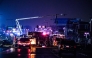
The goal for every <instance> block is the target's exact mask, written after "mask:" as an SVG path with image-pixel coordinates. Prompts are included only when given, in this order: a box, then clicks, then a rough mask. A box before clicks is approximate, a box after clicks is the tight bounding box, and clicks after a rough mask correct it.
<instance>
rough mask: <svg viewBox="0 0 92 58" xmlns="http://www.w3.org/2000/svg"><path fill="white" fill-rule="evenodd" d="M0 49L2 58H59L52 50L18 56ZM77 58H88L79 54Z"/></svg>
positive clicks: (67, 57)
mask: <svg viewBox="0 0 92 58" xmlns="http://www.w3.org/2000/svg"><path fill="white" fill-rule="evenodd" d="M2 49H4V48H0V58H59V56H58V54H57V52H55V51H53V50H52V48H36V53H30V54H27V53H25V54H21V56H20V55H18V53H16V52H15V51H10V49H4V50H2ZM63 58H74V57H73V55H72V54H64V56H63ZM76 58H88V57H87V56H86V55H85V54H83V53H80V52H77V53H76Z"/></svg>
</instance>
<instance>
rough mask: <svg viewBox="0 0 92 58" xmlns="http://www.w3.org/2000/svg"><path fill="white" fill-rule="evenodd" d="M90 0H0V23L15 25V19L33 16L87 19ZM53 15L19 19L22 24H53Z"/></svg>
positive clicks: (90, 11)
mask: <svg viewBox="0 0 92 58" xmlns="http://www.w3.org/2000/svg"><path fill="white" fill-rule="evenodd" d="M91 5H92V1H91V0H0V24H5V25H15V19H17V18H24V17H33V16H46V15H55V14H61V13H63V14H67V15H66V16H58V17H61V18H81V19H82V20H85V21H89V19H90V17H92V6H91ZM54 18H55V17H54V16H51V17H45V18H41V19H34V20H24V21H20V23H21V24H22V25H29V24H30V25H31V26H34V25H37V24H39V25H42V24H44V25H49V24H50V25H53V24H54V22H53V20H51V19H54Z"/></svg>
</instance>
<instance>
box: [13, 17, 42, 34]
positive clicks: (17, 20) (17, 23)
mask: <svg viewBox="0 0 92 58" xmlns="http://www.w3.org/2000/svg"><path fill="white" fill-rule="evenodd" d="M36 18H42V17H39V16H35V17H27V18H19V19H16V20H15V21H16V25H17V28H18V31H19V33H20V34H22V29H21V25H20V23H19V21H20V20H28V19H36Z"/></svg>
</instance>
